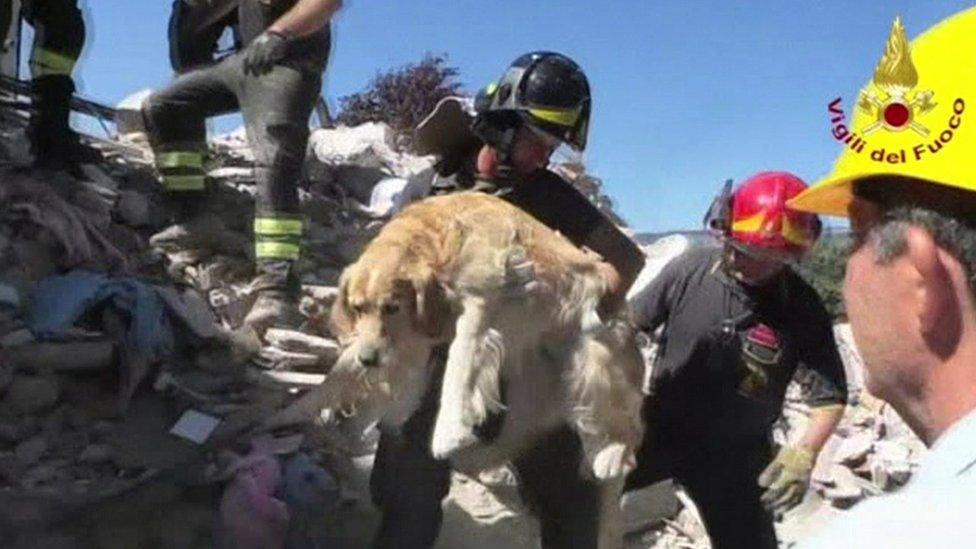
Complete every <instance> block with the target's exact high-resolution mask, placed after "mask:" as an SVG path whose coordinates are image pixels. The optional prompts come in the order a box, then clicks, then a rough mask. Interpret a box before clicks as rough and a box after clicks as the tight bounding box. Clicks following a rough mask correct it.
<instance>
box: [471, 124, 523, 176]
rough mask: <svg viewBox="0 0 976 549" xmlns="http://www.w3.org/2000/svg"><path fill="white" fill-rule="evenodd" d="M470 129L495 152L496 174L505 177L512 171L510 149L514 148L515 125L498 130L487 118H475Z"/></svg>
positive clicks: (516, 127) (516, 129)
mask: <svg viewBox="0 0 976 549" xmlns="http://www.w3.org/2000/svg"><path fill="white" fill-rule="evenodd" d="M471 129H472V131H473V132H474V133H475V135H477V136H478V137H480V138H481V139H482V140H483V141H484V142H485V143H487V144H488V145H491V147H492V148H493V149H495V152H496V158H497V159H498V165H497V166H496V168H495V170H496V174H498V175H507V174H509V173H511V171H512V149H513V148H514V146H515V134H516V133H517V132H518V126H517V125H509V126H508V127H507V128H504V129H502V128H499V127H498V125H497V124H493V123H492V122H491V121H489V120H488V117H487V116H484V115H479V116H476V117H475V119H474V122H472V124H471Z"/></svg>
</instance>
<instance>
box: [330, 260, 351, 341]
mask: <svg viewBox="0 0 976 549" xmlns="http://www.w3.org/2000/svg"><path fill="white" fill-rule="evenodd" d="M350 269H351V267H347V268H346V269H345V270H344V271H342V275H341V276H340V277H339V295H337V296H336V300H335V302H334V303H333V304H332V312H331V314H330V316H329V328H330V329H331V330H332V334H333V335H335V336H336V338H338V339H339V341H340V342H343V341H344V340H345V339H348V337H349V336H350V335H352V331H353V330H354V329H355V327H356V325H355V317H354V316H353V313H352V311H350V310H349V295H348V289H349V276H350V275H349V272H350Z"/></svg>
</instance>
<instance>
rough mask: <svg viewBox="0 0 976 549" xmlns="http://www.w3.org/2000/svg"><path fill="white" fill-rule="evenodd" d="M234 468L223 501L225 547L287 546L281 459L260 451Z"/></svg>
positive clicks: (243, 548)
mask: <svg viewBox="0 0 976 549" xmlns="http://www.w3.org/2000/svg"><path fill="white" fill-rule="evenodd" d="M255 454H257V455H255ZM232 470H233V471H234V477H233V479H231V481H230V482H229V483H228V484H227V487H226V488H225V489H224V495H223V497H222V498H221V500H220V530H221V532H220V534H221V535H220V540H221V546H222V547H225V548H231V547H233V548H237V549H252V548H253V549H274V548H280V547H284V544H285V535H286V534H287V532H288V520H289V517H288V508H287V506H286V505H285V502H283V501H282V500H280V499H278V498H277V497H276V496H275V491H276V490H277V488H278V483H279V481H280V480H281V466H280V465H279V464H278V460H277V459H276V458H275V457H274V456H270V455H267V454H263V455H262V454H261V453H260V450H257V451H255V452H252V453H251V454H249V455H248V456H247V457H245V458H243V459H242V460H241V461H240V462H239V463H237V464H236V465H235V466H233V467H232Z"/></svg>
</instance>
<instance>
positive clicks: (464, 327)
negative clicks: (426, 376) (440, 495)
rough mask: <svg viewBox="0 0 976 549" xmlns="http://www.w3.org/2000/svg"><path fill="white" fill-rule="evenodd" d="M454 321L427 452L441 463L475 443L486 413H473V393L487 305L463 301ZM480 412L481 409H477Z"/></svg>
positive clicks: (479, 300)
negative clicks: (454, 324)
mask: <svg viewBox="0 0 976 549" xmlns="http://www.w3.org/2000/svg"><path fill="white" fill-rule="evenodd" d="M461 305H462V312H461V315H460V317H458V320H457V326H456V328H455V333H454V340H453V341H452V342H451V346H450V349H449V350H448V353H447V366H446V367H445V369H444V381H443V383H442V384H441V399H440V410H439V411H438V414H437V420H436V422H435V423H434V434H433V437H432V440H431V452H432V453H433V455H434V457H436V458H439V459H443V458H447V457H450V456H451V455H452V454H454V453H456V452H458V451H459V450H461V449H463V448H466V447H468V446H471V445H472V444H474V443H475V442H477V440H478V439H477V436H476V435H475V433H474V428H475V427H476V426H477V425H478V424H479V423H480V421H483V420H484V419H485V416H486V415H487V410H475V409H474V408H475V407H476V406H475V404H477V402H479V401H480V402H484V399H483V398H482V399H480V400H479V399H475V398H474V392H475V390H476V388H477V387H478V386H479V385H480V384H479V383H478V381H479V379H480V376H481V375H482V372H480V371H479V369H480V368H482V366H483V365H482V364H479V355H481V354H483V353H482V352H481V347H482V346H483V345H484V344H485V338H486V336H487V333H488V326H487V320H488V318H487V317H488V310H487V303H486V302H485V299H484V298H481V297H469V298H467V299H465V300H464V302H463V303H462V304H461ZM479 408H483V406H479Z"/></svg>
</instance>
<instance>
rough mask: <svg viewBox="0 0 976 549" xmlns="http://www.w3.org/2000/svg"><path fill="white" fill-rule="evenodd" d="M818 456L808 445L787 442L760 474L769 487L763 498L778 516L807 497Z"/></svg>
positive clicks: (769, 508)
mask: <svg viewBox="0 0 976 549" xmlns="http://www.w3.org/2000/svg"><path fill="white" fill-rule="evenodd" d="M815 458H816V456H815V455H814V453H813V452H812V451H810V450H808V449H806V448H798V447H793V446H784V447H783V449H782V450H780V451H779V453H778V454H776V457H775V458H774V459H773V461H772V463H770V464H769V465H768V466H767V467H766V469H765V470H764V471H763V472H762V474H761V475H759V486H762V487H763V488H765V489H766V490H765V491H764V492H763V494H762V497H761V498H760V501H762V504H763V505H764V506H765V507H766V509H768V510H769V511H771V512H772V513H773V516H774V517H775V518H776V519H777V520H778V519H779V518H780V517H782V516H783V514H785V513H786V512H787V511H789V510H790V509H792V508H793V507H795V506H796V505H797V504H798V503H800V502H801V501H803V496H805V495H806V493H807V487H808V486H809V485H810V475H811V474H812V473H813V463H814V460H815Z"/></svg>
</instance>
